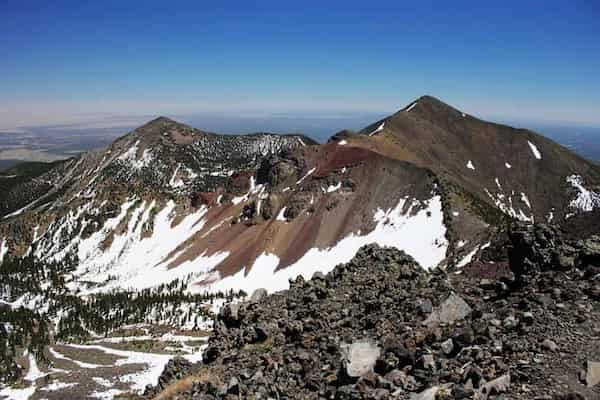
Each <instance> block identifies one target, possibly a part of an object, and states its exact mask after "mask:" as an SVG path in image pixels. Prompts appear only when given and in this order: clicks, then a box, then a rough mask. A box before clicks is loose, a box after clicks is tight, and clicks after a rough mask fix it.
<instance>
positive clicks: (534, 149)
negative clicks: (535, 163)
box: [527, 140, 542, 160]
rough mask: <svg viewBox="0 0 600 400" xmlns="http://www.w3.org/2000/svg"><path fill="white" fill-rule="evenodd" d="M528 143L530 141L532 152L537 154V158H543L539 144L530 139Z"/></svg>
mask: <svg viewBox="0 0 600 400" xmlns="http://www.w3.org/2000/svg"><path fill="white" fill-rule="evenodd" d="M527 143H529V148H530V149H531V152H532V153H533V155H534V156H535V158H537V159H538V160H541V159H542V153H540V151H539V150H538V148H537V146H536V145H535V144H533V143H531V142H530V141H529V140H528V141H527Z"/></svg>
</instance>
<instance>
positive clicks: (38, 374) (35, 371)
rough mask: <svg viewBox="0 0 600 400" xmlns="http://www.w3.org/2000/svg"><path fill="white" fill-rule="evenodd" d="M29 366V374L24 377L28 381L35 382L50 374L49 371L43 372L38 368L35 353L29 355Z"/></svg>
mask: <svg viewBox="0 0 600 400" xmlns="http://www.w3.org/2000/svg"><path fill="white" fill-rule="evenodd" d="M28 361H29V368H28V369H27V374H26V375H25V376H24V377H23V379H25V380H26V381H30V382H35V381H36V380H38V379H39V378H43V377H44V376H46V375H48V373H43V372H42V371H40V369H39V368H38V365H37V362H36V361H35V357H34V356H33V354H29V355H28Z"/></svg>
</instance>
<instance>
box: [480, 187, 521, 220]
mask: <svg viewBox="0 0 600 400" xmlns="http://www.w3.org/2000/svg"><path fill="white" fill-rule="evenodd" d="M483 190H484V192H485V193H486V194H487V195H488V197H489V198H491V199H492V200H493V201H494V203H495V204H496V207H498V208H499V209H500V211H502V212H503V213H504V214H506V215H509V216H511V217H513V218H516V219H518V220H521V221H524V222H533V215H530V216H527V215H526V214H525V213H524V212H523V210H521V209H519V211H518V212H517V211H516V210H515V209H514V207H513V203H512V196H506V195H505V194H504V193H497V194H496V195H493V194H492V193H491V192H490V191H489V190H488V189H487V188H483ZM513 195H514V193H513ZM506 200H508V203H507V201H506ZM524 203H525V202H524ZM525 204H527V203H525ZM530 208H531V207H530Z"/></svg>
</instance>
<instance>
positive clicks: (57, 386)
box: [40, 382, 78, 392]
mask: <svg viewBox="0 0 600 400" xmlns="http://www.w3.org/2000/svg"><path fill="white" fill-rule="evenodd" d="M76 385H78V383H64V382H52V383H50V384H49V385H46V386H44V387H43V388H40V390H42V391H44V392H55V391H57V390H61V389H66V388H70V387H73V386H76Z"/></svg>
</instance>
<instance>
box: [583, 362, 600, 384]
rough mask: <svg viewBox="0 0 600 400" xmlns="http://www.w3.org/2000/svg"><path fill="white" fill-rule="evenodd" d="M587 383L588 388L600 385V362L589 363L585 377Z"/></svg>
mask: <svg viewBox="0 0 600 400" xmlns="http://www.w3.org/2000/svg"><path fill="white" fill-rule="evenodd" d="M585 383H587V385H588V387H593V386H596V385H597V384H599V383H600V362H598V361H588V362H587V373H586V375H585Z"/></svg>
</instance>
